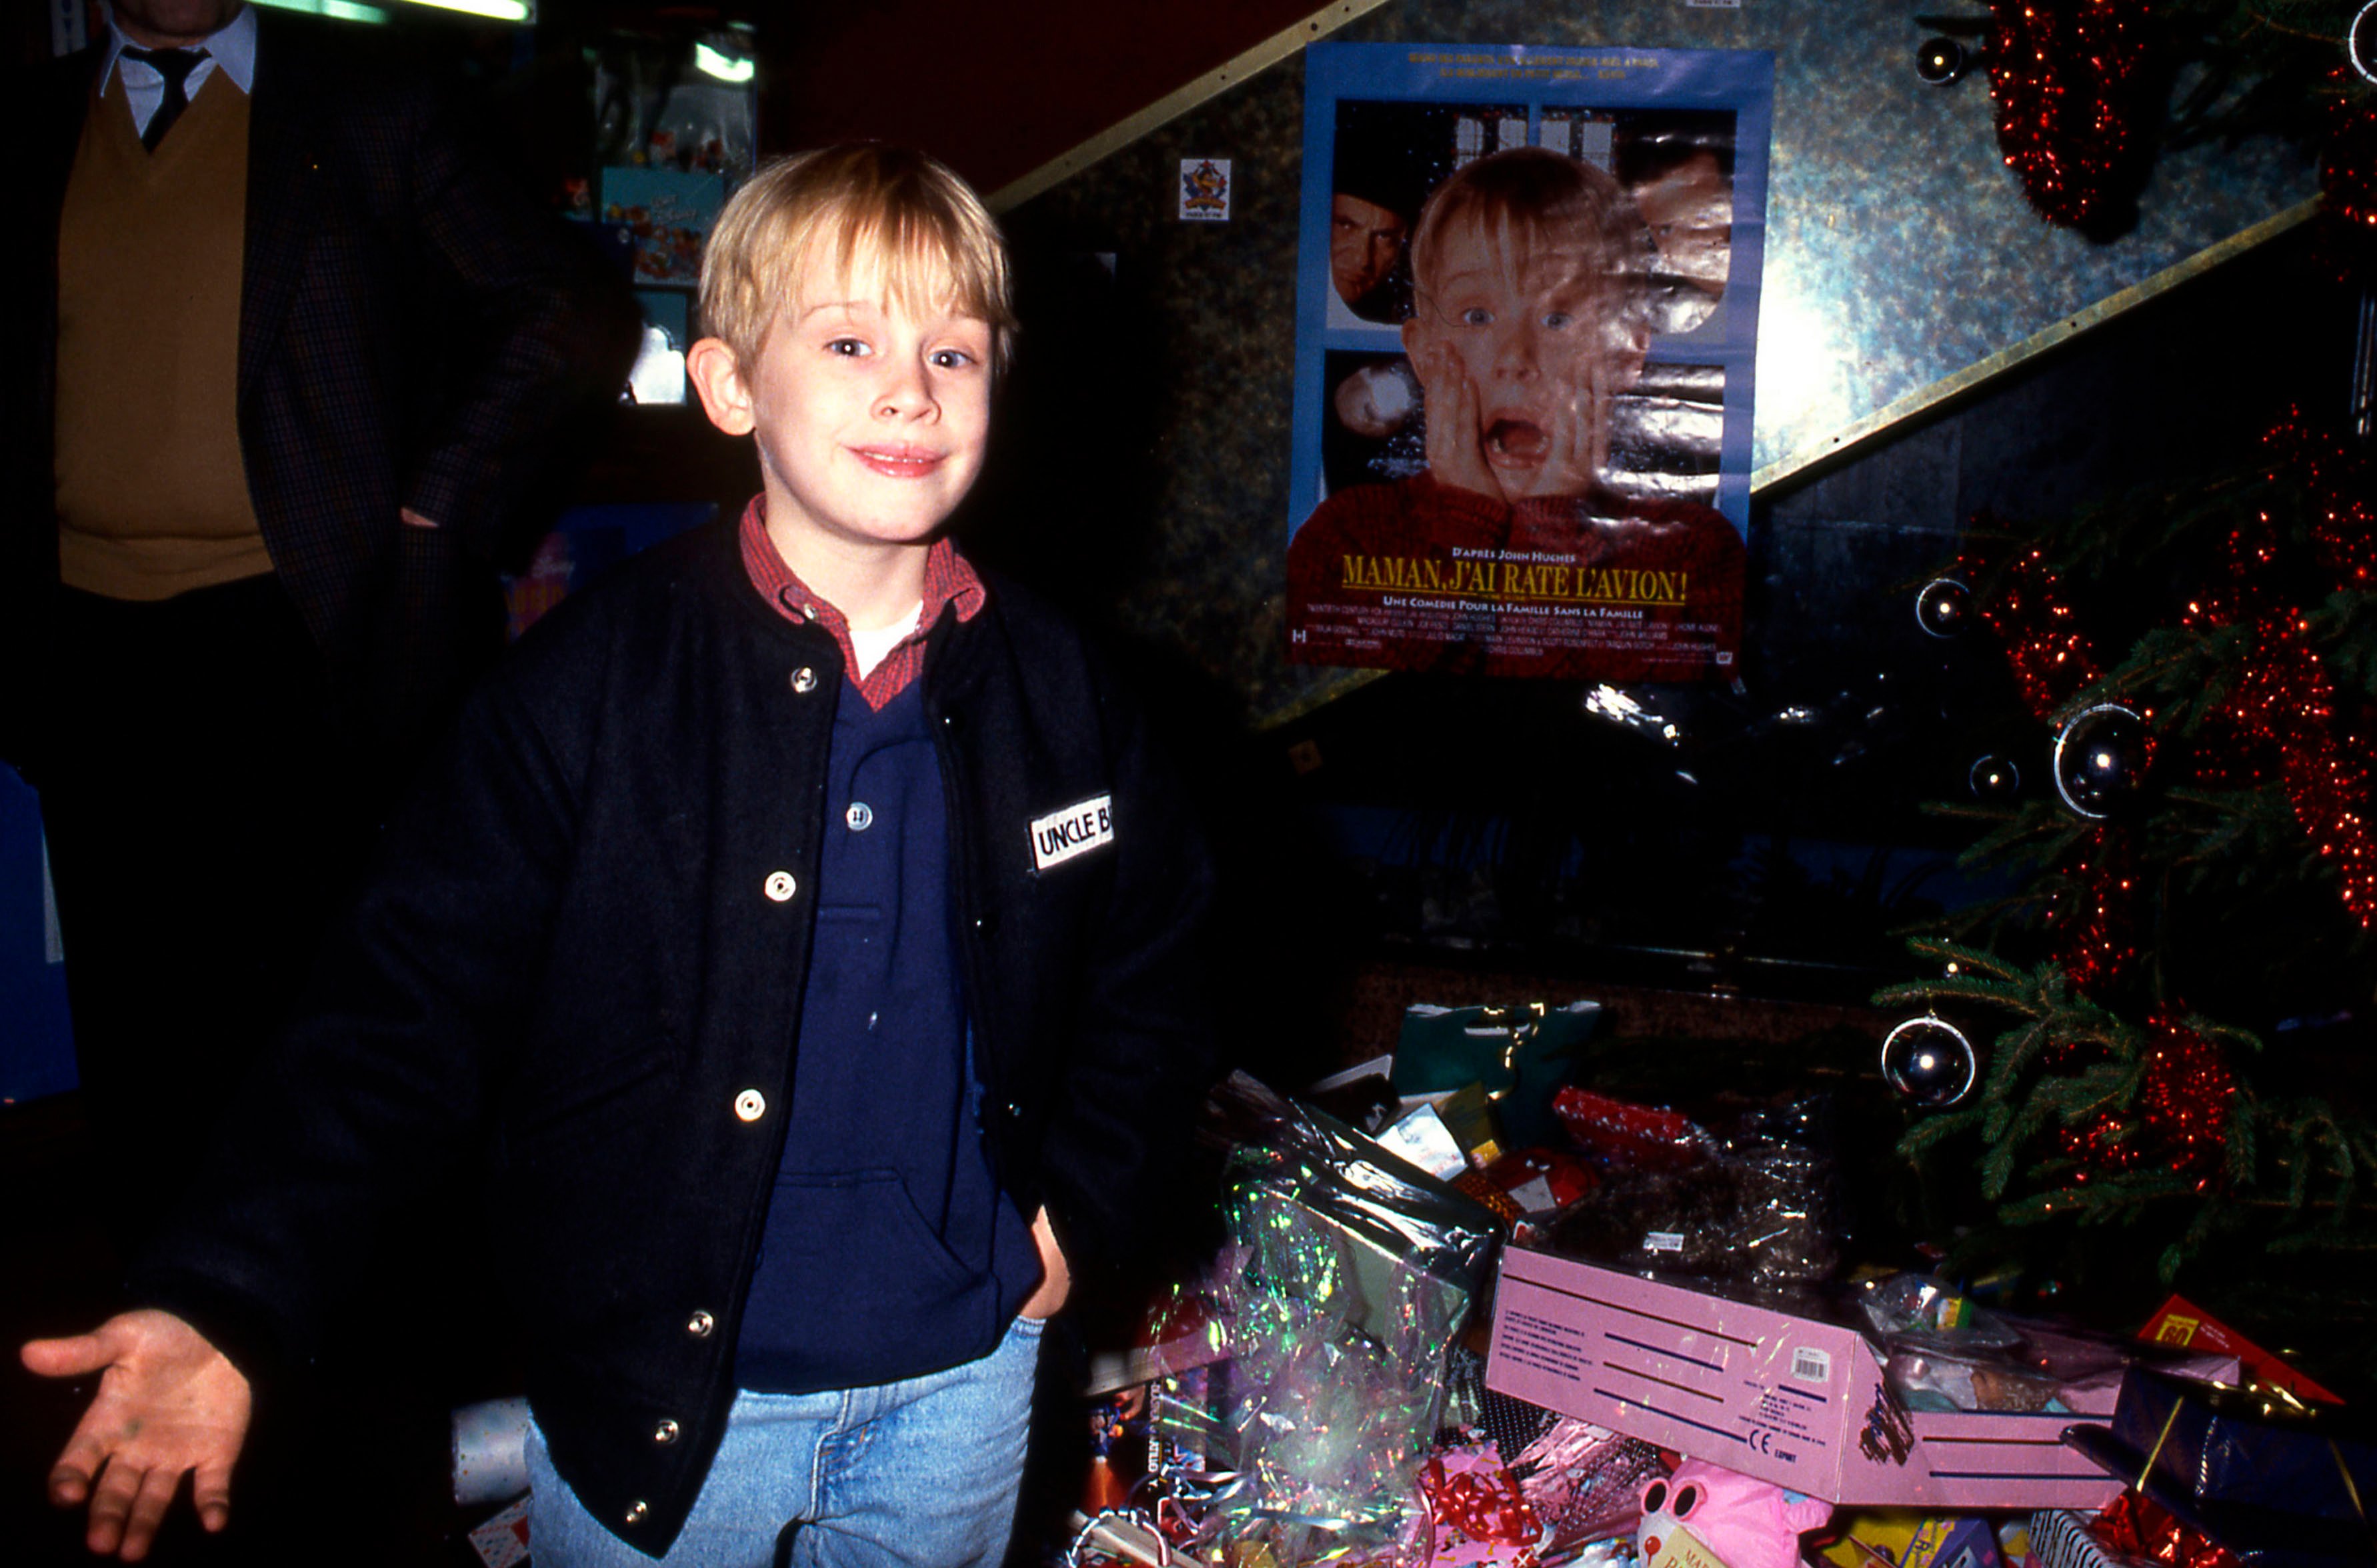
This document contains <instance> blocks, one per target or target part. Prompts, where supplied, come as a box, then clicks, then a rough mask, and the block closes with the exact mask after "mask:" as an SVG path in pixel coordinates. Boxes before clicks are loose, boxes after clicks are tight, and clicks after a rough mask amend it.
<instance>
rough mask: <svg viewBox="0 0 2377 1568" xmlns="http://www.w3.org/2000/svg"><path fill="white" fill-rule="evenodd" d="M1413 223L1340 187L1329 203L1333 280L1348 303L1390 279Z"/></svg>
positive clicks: (1330, 254) (1330, 266)
mask: <svg viewBox="0 0 2377 1568" xmlns="http://www.w3.org/2000/svg"><path fill="white" fill-rule="evenodd" d="M1410 237H1411V226H1410V225H1409V224H1407V223H1405V222H1404V220H1403V217H1402V215H1401V214H1399V213H1397V212H1394V211H1392V209H1390V208H1383V207H1380V205H1379V204H1378V203H1376V202H1374V201H1365V200H1363V199H1362V198H1361V197H1360V196H1347V195H1346V194H1345V193H1344V192H1343V191H1340V192H1338V193H1337V194H1336V195H1335V196H1332V197H1331V198H1330V203H1329V280H1330V281H1331V282H1332V283H1334V284H1335V285H1336V286H1337V297H1338V298H1339V299H1341V300H1344V302H1345V303H1347V304H1349V305H1350V304H1352V303H1354V302H1355V301H1356V300H1358V299H1360V298H1362V297H1363V296H1364V295H1365V294H1368V292H1370V291H1371V290H1373V289H1376V288H1377V287H1378V286H1379V285H1380V284H1381V283H1383V282H1385V281H1386V280H1387V274H1389V273H1391V272H1392V271H1393V270H1394V269H1395V261H1396V258H1398V257H1399V256H1401V255H1403V254H1404V241H1405V240H1407V239H1409V238H1410Z"/></svg>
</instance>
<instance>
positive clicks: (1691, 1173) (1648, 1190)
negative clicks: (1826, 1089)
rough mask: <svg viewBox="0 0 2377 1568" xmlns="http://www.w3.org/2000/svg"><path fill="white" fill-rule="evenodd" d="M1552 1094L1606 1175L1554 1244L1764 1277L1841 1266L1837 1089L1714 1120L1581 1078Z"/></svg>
mask: <svg viewBox="0 0 2377 1568" xmlns="http://www.w3.org/2000/svg"><path fill="white" fill-rule="evenodd" d="M1552 1103H1553V1108H1554V1110H1555V1111H1557V1112H1558V1113H1559V1119H1560V1122H1561V1123H1562V1124H1563V1125H1564V1126H1565V1127H1566V1128H1567V1131H1568V1134H1569V1137H1570V1138H1571V1140H1572V1141H1573V1142H1574V1143H1575V1144H1576V1146H1578V1147H1579V1148H1581V1149H1583V1151H1584V1152H1585V1154H1587V1155H1588V1156H1590V1157H1591V1158H1593V1159H1594V1160H1595V1162H1596V1164H1597V1166H1598V1169H1599V1171H1600V1176H1601V1181H1600V1184H1599V1185H1598V1186H1596V1187H1595V1188H1594V1189H1593V1190H1592V1191H1591V1192H1589V1193H1587V1194H1585V1195H1584V1196H1583V1198H1582V1199H1581V1200H1579V1201H1578V1202H1576V1203H1574V1204H1572V1205H1571V1206H1568V1207H1567V1208H1565V1209H1563V1210H1562V1211H1561V1213H1560V1214H1559V1217H1558V1218H1556V1219H1554V1220H1553V1221H1552V1222H1551V1224H1550V1226H1549V1228H1548V1231H1547V1240H1546V1244H1547V1246H1549V1247H1550V1248H1551V1249H1552V1250H1554V1251H1556V1252H1560V1253H1568V1254H1571V1255H1573V1256H1577V1257H1584V1258H1593V1259H1596V1260H1599V1261H1603V1262H1607V1263H1611V1264H1616V1265H1620V1266H1622V1267H1627V1268H1659V1269H1668V1270H1672V1271H1674V1272H1677V1273H1681V1274H1690V1275H1696V1276H1699V1277H1702V1278H1708V1279H1739V1280H1745V1281H1748V1282H1750V1283H1754V1284H1759V1285H1792V1284H1806V1283H1810V1282H1813V1281H1816V1280H1821V1279H1825V1278H1828V1277H1831V1276H1832V1274H1833V1272H1834V1270H1835V1269H1836V1268H1837V1267H1838V1266H1839V1265H1840V1226H1839V1218H1838V1217H1839V1198H1838V1193H1837V1190H1836V1189H1837V1185H1838V1170H1837V1166H1836V1162H1835V1161H1834V1156H1833V1134H1832V1125H1831V1123H1832V1105H1831V1101H1830V1099H1828V1098H1827V1097H1825V1096H1823V1095H1821V1094H1817V1095H1808V1096H1804V1097H1801V1098H1799V1099H1786V1100H1782V1101H1778V1102H1775V1103H1771V1104H1749V1105H1732V1106H1727V1107H1723V1108H1721V1114H1719V1115H1715V1116H1712V1117H1710V1118H1708V1119H1706V1120H1705V1121H1701V1120H1695V1119H1693V1118H1691V1117H1689V1116H1686V1115H1683V1114H1682V1113H1680V1112H1678V1111H1673V1110H1671V1109H1668V1108H1667V1107H1665V1106H1651V1105H1637V1104H1633V1103H1630V1102H1629V1101H1625V1100H1619V1099H1611V1098H1610V1097H1608V1096H1607V1095H1601V1094H1596V1093H1595V1092H1593V1091H1591V1090H1589V1089H1583V1088H1580V1087H1575V1086H1573V1085H1571V1086H1570V1087H1566V1088H1563V1089H1561V1090H1560V1091H1559V1093H1558V1094H1557V1095H1556V1096H1554V1097H1553V1102H1552Z"/></svg>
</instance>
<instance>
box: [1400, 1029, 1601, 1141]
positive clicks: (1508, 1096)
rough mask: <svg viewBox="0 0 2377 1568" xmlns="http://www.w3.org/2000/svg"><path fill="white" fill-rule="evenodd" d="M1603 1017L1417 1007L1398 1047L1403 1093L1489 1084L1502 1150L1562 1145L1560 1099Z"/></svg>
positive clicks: (1420, 1093)
mask: <svg viewBox="0 0 2377 1568" xmlns="http://www.w3.org/2000/svg"><path fill="white" fill-rule="evenodd" d="M1600 1019H1601V1004H1599V1003H1597V1002H1571V1003H1568V1004H1565V1005H1562V1006H1552V1005H1549V1004H1545V1003H1541V1002H1537V1003H1532V1004H1525V1005H1521V1006H1511V1007H1438V1006H1433V1005H1428V1004H1420V1005H1417V1006H1414V1007H1411V1008H1408V1009H1406V1010H1405V1011H1404V1025H1403V1032H1402V1035H1401V1036H1400V1037H1399V1038H1398V1039H1397V1040H1396V1042H1395V1068H1394V1079H1395V1087H1396V1088H1398V1089H1400V1090H1401V1091H1402V1092H1403V1093H1404V1094H1407V1095H1425V1094H1432V1093H1435V1092H1437V1091H1439V1090H1443V1089H1457V1088H1460V1087H1462V1086H1463V1085H1464V1084H1480V1085H1483V1086H1484V1087H1485V1090H1486V1097H1487V1099H1488V1100H1489V1101H1490V1102H1491V1103H1492V1105H1493V1107H1494V1117H1495V1120H1496V1122H1497V1123H1499V1125H1500V1127H1501V1131H1502V1144H1501V1147H1502V1148H1506V1149H1507V1148H1518V1147H1523V1146H1527V1145H1530V1144H1549V1143H1556V1142H1558V1141H1559V1123H1556V1122H1555V1121H1554V1120H1553V1119H1552V1113H1551V1099H1552V1093H1553V1091H1554V1090H1556V1089H1558V1088H1559V1087H1560V1085H1562V1084H1563V1083H1565V1082H1567V1081H1568V1080H1569V1079H1570V1078H1571V1077H1572V1076H1574V1075H1575V1073H1576V1071H1577V1069H1578V1067H1579V1066H1580V1065H1581V1064H1582V1063H1581V1059H1582V1056H1583V1050H1584V1046H1585V1043H1586V1042H1587V1041H1588V1040H1590V1039H1592V1038H1593V1031H1594V1028H1595V1026H1596V1025H1597V1024H1598V1023H1599V1022H1600ZM1497 1152H1498V1153H1499V1150H1497Z"/></svg>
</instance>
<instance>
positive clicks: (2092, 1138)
mask: <svg viewBox="0 0 2377 1568" xmlns="http://www.w3.org/2000/svg"><path fill="white" fill-rule="evenodd" d="M2146 1027H2147V1028H2150V1029H2152V1030H2153V1031H2154V1033H2155V1035H2156V1039H2155V1042H2154V1044H2153V1045H2152V1046H2150V1047H2149V1048H2148V1049H2147V1051H2146V1059H2145V1065H2144V1069H2143V1071H2142V1072H2141V1074H2140V1075H2139V1080H2138V1093H2137V1100H2136V1105H2137V1112H2136V1118H2135V1120H2134V1121H2132V1120H2131V1119H2130V1118H2128V1117H2125V1116H2123V1115H2121V1114H2120V1113H2118V1112H2116V1111H2098V1112H2097V1113H2096V1115H2095V1116H2093V1117H2091V1118H2089V1119H2088V1120H2087V1121H2085V1122H2084V1123H2080V1125H2078V1126H2076V1127H2066V1128H2064V1129H2063V1131H2062V1133H2061V1134H2060V1140H2059V1141H2060V1144H2061V1146H2062V1149H2063V1152H2064V1153H2065V1154H2067V1155H2069V1156H2071V1157H2072V1158H2074V1159H2076V1160H2078V1161H2080V1165H2081V1169H2080V1170H2079V1171H2078V1173H2077V1174H2076V1176H2075V1177H2074V1180H2076V1181H2078V1182H2082V1183H2085V1182H2087V1181H2088V1179H2089V1177H2090V1176H2091V1175H2092V1174H2094V1173H2096V1172H2100V1171H2101V1172H2108V1173H2119V1172H2121V1171H2127V1170H2140V1169H2142V1168H2144V1167H2145V1166H2147V1165H2150V1164H2152V1165H2160V1166H2163V1167H2165V1168H2166V1169H2168V1170H2176V1171H2178V1172H2180V1174H2182V1175H2192V1176H2193V1177H2195V1178H2196V1184H2197V1185H2198V1186H2199V1187H2200V1186H2202V1185H2204V1184H2205V1183H2206V1182H2210V1181H2211V1180H2212V1178H2213V1176H2214V1175H2215V1174H2216V1173H2217V1171H2218V1170H2219V1169H2220V1158H2221V1151H2222V1150H2223V1149H2224V1148H2225V1147H2226V1146H2227V1144H2228V1111H2229V1104H2230V1101H2231V1100H2232V1099H2233V1098H2234V1097H2235V1095H2236V1092H2237V1078H2236V1075H2235V1074H2233V1073H2231V1072H2230V1071H2229V1069H2228V1062H2227V1060H2226V1059H2225V1058H2224V1057H2223V1056H2222V1054H2221V1051H2220V1048H2219V1047H2218V1046H2217V1045H2215V1044H2214V1043H2213V1042H2212V1041H2210V1040H2208V1039H2204V1037H2203V1036H2202V1035H2200V1034H2198V1033H2196V1032H2195V1031H2194V1030H2193V1029H2191V1028H2188V1027H2187V1026H2186V1024H2185V1023H2183V1022H2181V1014H2180V1010H2179V1009H2177V1008H2175V1007H2157V1008H2156V1009H2155V1010H2154V1012H2153V1013H2151V1014H2149V1015H2148V1016H2147V1018H2146Z"/></svg>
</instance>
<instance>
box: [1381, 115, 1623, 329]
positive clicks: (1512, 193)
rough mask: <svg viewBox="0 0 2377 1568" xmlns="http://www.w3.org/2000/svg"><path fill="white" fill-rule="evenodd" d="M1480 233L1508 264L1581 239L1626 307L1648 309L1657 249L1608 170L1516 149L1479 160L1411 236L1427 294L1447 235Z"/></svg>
mask: <svg viewBox="0 0 2377 1568" xmlns="http://www.w3.org/2000/svg"><path fill="white" fill-rule="evenodd" d="M1456 225H1459V226H1463V227H1469V228H1475V230H1476V231H1477V232H1479V233H1481V234H1483V235H1485V236H1486V238H1487V240H1488V241H1490V242H1491V243H1492V244H1493V245H1494V247H1495V249H1496V250H1497V251H1499V253H1500V254H1501V255H1503V256H1505V257H1506V258H1507V257H1509V256H1510V255H1512V254H1513V251H1514V244H1513V242H1518V243H1521V244H1525V245H1528V246H1534V245H1536V244H1542V243H1544V242H1545V241H1547V240H1551V239H1555V238H1559V239H1567V238H1571V237H1572V236H1576V235H1579V234H1582V235H1583V237H1584V239H1585V241H1586V244H1587V246H1588V248H1589V249H1590V250H1591V251H1592V252H1593V253H1594V254H1595V255H1596V256H1598V257H1599V258H1600V259H1601V261H1602V264H1603V269H1604V270H1605V271H1607V274H1608V275H1609V276H1611V277H1612V278H1615V279H1618V280H1619V286H1620V288H1621V289H1622V291H1623V292H1622V294H1621V296H1620V299H1621V302H1622V303H1621V309H1622V310H1623V311H1624V312H1625V313H1627V314H1629V315H1632V314H1637V313H1640V312H1641V311H1642V310H1644V309H1646V308H1647V307H1648V303H1649V302H1648V300H1647V299H1646V298H1645V291H1644V279H1646V278H1647V276H1648V275H1649V270H1650V260H1651V256H1652V255H1654V252H1655V249H1656V247H1655V246H1654V244H1653V242H1652V239H1651V232H1650V230H1649V229H1648V228H1646V227H1645V226H1644V225H1643V222H1642V214H1641V213H1640V212H1638V211H1637V210H1635V207H1634V202H1633V200H1632V198H1631V197H1630V196H1627V194H1626V192H1625V190H1624V189H1623V188H1622V187H1620V186H1619V184H1618V181H1617V179H1616V178H1615V177H1614V176H1612V175H1611V174H1609V173H1607V172H1604V171H1603V170H1600V169H1597V168H1595V166H1594V165H1592V164H1590V163H1587V162H1584V161H1583V160H1581V159H1575V158H1571V157H1569V156H1568V155H1566V154H1565V153H1559V152H1554V151H1552V150H1551V149H1550V148H1542V147H1517V148H1510V149H1508V150H1507V151H1503V152H1497V153H1494V154H1492V155H1491V156H1489V157H1486V158H1481V159H1478V160H1476V161H1475V162H1474V163H1471V164H1468V165H1467V166H1465V167H1463V169H1461V170H1459V171H1458V172H1455V173H1454V174H1453V175H1452V176H1451V178H1450V179H1448V180H1446V181H1445V182H1444V183H1443V184H1440V185H1439V186H1437V187H1436V189H1435V191H1434V192H1433V193H1431V194H1430V195H1429V196H1428V198H1427V206H1426V207H1424V208H1421V209H1420V215H1419V227H1418V228H1417V229H1416V230H1415V231H1414V232H1413V233H1412V247H1411V249H1412V279H1413V282H1414V284H1415V286H1416V288H1417V289H1418V291H1419V292H1420V293H1421V294H1422V295H1423V296H1424V295H1426V294H1427V293H1428V292H1430V291H1431V290H1432V288H1433V286H1434V284H1435V282H1436V270H1437V258H1438V253H1439V251H1441V250H1442V248H1443V244H1444V236H1445V232H1446V231H1448V230H1450V229H1452V228H1453V227H1455V226H1456Z"/></svg>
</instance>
